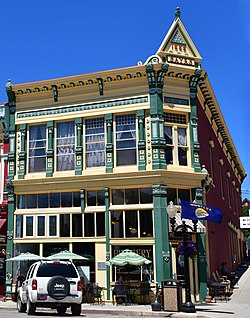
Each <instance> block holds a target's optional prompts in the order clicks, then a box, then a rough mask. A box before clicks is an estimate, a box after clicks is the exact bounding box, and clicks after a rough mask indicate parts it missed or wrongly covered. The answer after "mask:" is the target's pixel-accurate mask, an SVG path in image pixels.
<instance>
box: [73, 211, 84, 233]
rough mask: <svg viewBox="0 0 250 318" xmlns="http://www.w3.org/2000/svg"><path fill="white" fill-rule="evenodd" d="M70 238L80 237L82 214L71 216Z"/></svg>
mask: <svg viewBox="0 0 250 318" xmlns="http://www.w3.org/2000/svg"><path fill="white" fill-rule="evenodd" d="M72 236H73V237H82V214H72Z"/></svg>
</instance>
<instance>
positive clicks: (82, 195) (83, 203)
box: [80, 189, 85, 212]
mask: <svg viewBox="0 0 250 318" xmlns="http://www.w3.org/2000/svg"><path fill="white" fill-rule="evenodd" d="M80 200H81V211H82V212H84V210H85V191H84V190H83V189H81V190H80Z"/></svg>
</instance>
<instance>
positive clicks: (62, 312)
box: [57, 306, 67, 315]
mask: <svg viewBox="0 0 250 318" xmlns="http://www.w3.org/2000/svg"><path fill="white" fill-rule="evenodd" d="M66 310H67V307H65V306H61V307H58V308H57V312H58V314H59V315H64V314H65V313H66Z"/></svg>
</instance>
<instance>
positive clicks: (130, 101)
mask: <svg viewBox="0 0 250 318" xmlns="http://www.w3.org/2000/svg"><path fill="white" fill-rule="evenodd" d="M146 102H148V97H147V96H141V97H136V98H130V99H122V100H116V101H109V102H104V103H96V104H85V105H79V106H71V107H62V108H55V109H54V108H53V109H45V110H39V111H33V112H27V113H26V112H24V113H18V114H17V118H27V117H36V116H47V115H55V114H65V113H72V112H79V111H84V110H90V109H100V108H108V107H116V106H125V105H133V104H141V103H146Z"/></svg>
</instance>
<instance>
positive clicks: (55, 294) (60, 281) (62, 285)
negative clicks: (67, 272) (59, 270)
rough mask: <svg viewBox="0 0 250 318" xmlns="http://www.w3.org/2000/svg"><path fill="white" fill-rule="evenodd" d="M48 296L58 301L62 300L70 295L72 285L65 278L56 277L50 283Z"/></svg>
mask: <svg viewBox="0 0 250 318" xmlns="http://www.w3.org/2000/svg"><path fill="white" fill-rule="evenodd" d="M47 291H48V295H49V296H50V297H52V298H53V299H56V300H62V299H64V298H65V297H66V296H68V295H69V292H70V285H69V282H68V281H67V279H66V278H65V277H62V276H54V277H52V278H51V279H50V280H49V281H48V285H47Z"/></svg>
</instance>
